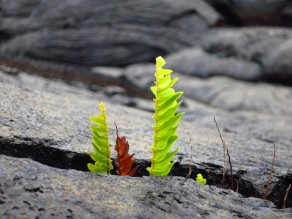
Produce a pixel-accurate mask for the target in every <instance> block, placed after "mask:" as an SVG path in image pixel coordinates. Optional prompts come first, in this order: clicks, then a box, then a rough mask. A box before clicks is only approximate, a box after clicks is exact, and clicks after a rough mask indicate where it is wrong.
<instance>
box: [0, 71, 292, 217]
mask: <svg viewBox="0 0 292 219" xmlns="http://www.w3.org/2000/svg"><path fill="white" fill-rule="evenodd" d="M2 74H3V73H2ZM0 78H3V79H2V80H1V81H5V82H1V83H0V90H1V92H0V99H1V102H0V104H1V105H0V109H1V111H0V118H1V120H0V133H1V134H0V149H1V150H0V151H1V154H5V155H8V156H14V157H28V158H31V159H33V160H35V161H38V162H40V163H42V164H46V165H49V166H52V167H57V168H63V169H77V170H86V163H88V162H90V158H89V157H88V155H86V154H85V153H87V152H89V151H91V150H92V149H91V145H90V141H91V140H90V135H91V133H90V131H89V129H88V128H87V126H88V125H89V121H88V117H89V116H90V115H93V114H94V113H96V111H97V103H98V102H99V101H105V102H106V108H107V113H108V115H109V124H110V138H111V142H112V143H113V142H114V137H115V130H114V125H113V122H114V121H116V123H117V124H118V127H119V129H120V134H121V135H126V136H127V138H128V140H129V143H130V145H131V149H130V150H131V153H132V152H134V153H136V155H135V156H136V159H137V161H138V162H139V164H140V165H141V167H140V169H139V171H138V174H139V175H140V176H142V175H147V172H146V170H145V167H146V166H149V161H148V159H147V158H148V157H150V156H151V153H150V150H149V147H150V145H151V142H152V140H151V135H152V130H151V126H152V123H153V122H152V118H151V117H152V115H151V114H150V113H148V112H143V111H140V110H137V109H132V108H128V107H124V106H121V105H119V104H117V102H115V100H113V99H111V98H109V97H108V96H106V95H105V94H104V93H103V92H101V93H100V92H98V93H97V94H94V93H93V92H90V91H86V90H84V89H83V88H78V89H77V88H69V86H68V88H66V86H65V88H62V87H63V86H62V84H61V83H60V82H59V83H55V82H50V80H47V79H39V78H37V77H35V79H34V82H33V83H34V84H35V85H36V88H35V89H32V88H28V87H29V86H31V84H27V82H29V81H30V80H25V77H24V76H23V73H19V74H18V75H15V76H9V75H8V76H7V74H5V76H2V77H0ZM19 80H20V81H21V83H20V82H19ZM51 83H54V84H55V85H50V84H51ZM238 83H239V82H238ZM15 85H17V86H18V87H16V86H15ZM58 87H60V88H61V89H60V90H58V89H59V88H58ZM52 88H53V89H52ZM52 90H53V91H52ZM73 91H74V92H73ZM202 91H203V89H202ZM196 92H199V91H196ZM255 93H256V92H255ZM134 101H137V102H139V100H137V99H134ZM142 102H143V101H142ZM184 110H185V111H186V116H185V118H184V122H183V126H181V127H180V129H179V135H180V139H179V141H178V142H177V144H176V146H180V147H181V150H180V153H178V154H177V155H176V156H175V160H176V161H177V162H178V163H177V165H176V166H175V167H174V169H173V171H172V173H171V174H172V175H177V176H184V177H185V176H186V175H187V173H188V165H189V164H190V160H189V158H190V150H191V148H190V145H193V152H192V153H193V157H192V162H191V163H192V166H193V175H192V177H194V176H195V174H196V173H198V172H201V173H203V174H204V176H205V177H206V178H207V180H208V182H209V184H215V185H220V184H221V183H220V179H221V177H222V171H223V153H222V146H221V144H220V139H219V138H218V133H217V131H216V128H215V125H214V122H213V121H212V120H213V116H214V115H215V116H216V117H217V120H218V123H219V126H220V127H221V129H222V132H223V135H224V138H225V140H226V142H227V145H228V146H229V148H230V153H231V156H232V163H233V173H234V174H235V178H236V179H239V192H241V193H242V194H243V195H244V196H247V197H249V196H258V197H261V196H262V195H263V192H264V186H265V184H266V182H267V178H268V175H269V169H270V168H271V163H272V156H273V146H272V143H271V142H274V141H276V154H277V160H276V161H275V166H274V169H275V172H274V174H273V180H272V183H271V185H270V188H271V190H270V193H269V197H270V199H271V200H272V201H274V202H275V203H276V204H277V206H281V205H282V200H283V197H284V194H285V190H286V188H287V187H288V185H289V183H291V180H292V179H291V176H292V175H291V165H292V163H291V159H290V158H291V156H292V154H291V150H290V147H291V142H292V139H291V134H290V133H291V126H290V124H291V116H290V115H291V114H290V113H289V112H287V114H285V113H283V112H281V111H280V112H277V111H276V112H269V111H268V112H266V113H265V112H260V111H259V112H257V111H256V110H247V109H245V108H243V109H242V110H240V111H233V112H232V111H225V110H223V109H221V110H220V109H216V108H212V107H209V106H207V105H202V104H200V103H198V102H195V101H194V100H191V99H186V102H185V106H184ZM112 156H113V157H114V154H113V155H112ZM229 174H230V172H229V171H228V172H227V175H229ZM214 176H215V179H214V178H213V177H214ZM229 186H230V185H229V183H228V180H227V182H226V185H225V187H229ZM288 203H289V205H288V206H290V203H291V201H290V198H289V199H288ZM154 206H156V205H154ZM156 207H157V206H156ZM156 207H154V208H156ZM186 209H187V207H186ZM186 209H184V210H183V211H187V210H186ZM271 210H272V209H271ZM197 211H198V212H200V210H197ZM228 211H229V210H228ZM272 211H274V210H272ZM246 212H247V211H246ZM182 215H183V214H182Z"/></svg>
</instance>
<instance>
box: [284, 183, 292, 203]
mask: <svg viewBox="0 0 292 219" xmlns="http://www.w3.org/2000/svg"><path fill="white" fill-rule="evenodd" d="M290 188H291V184H289V186H288V188H287V191H286V194H285V197H284V202H283V208H286V202H287V197H288V194H289V191H290Z"/></svg>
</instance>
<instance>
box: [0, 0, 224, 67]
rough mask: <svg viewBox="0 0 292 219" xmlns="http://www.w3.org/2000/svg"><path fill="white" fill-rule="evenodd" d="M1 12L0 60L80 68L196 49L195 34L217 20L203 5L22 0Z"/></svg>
mask: <svg viewBox="0 0 292 219" xmlns="http://www.w3.org/2000/svg"><path fill="white" fill-rule="evenodd" d="M157 5H159V7H157ZM22 6H23V7H22ZM1 8H2V10H1V11H0V17H1V18H2V19H1V23H0V30H1V36H2V37H1V39H0V54H1V56H4V57H6V56H7V55H11V56H15V55H17V56H25V57H30V58H36V59H42V60H48V61H53V62H57V63H69V64H77V65H85V66H98V65H107V66H125V65H127V64H130V63H136V62H141V61H150V60H153V58H155V57H157V56H159V55H164V54H169V53H171V52H174V51H178V50H180V49H183V48H187V47H188V46H191V45H196V44H197V42H198V40H197V38H198V36H197V33H196V31H205V30H207V29H208V28H209V27H210V26H215V25H216V24H217V22H218V21H219V20H220V15H219V14H218V13H217V12H216V11H215V10H213V9H212V8H211V7H210V6H209V5H208V4H206V3H205V2H203V1H202V0H195V1H193V0H182V1H180V3H177V1H174V0H171V1H169V0H167V1H166V0H160V1H159V2H157V1H155V2H154V1H145V0H138V1H137V0H135V1H134V0H127V1H122V2H121V1H118V0H111V1H108V0H106V1H105V0H104V1H98V2H96V1H94V0H87V1H86V3H84V1H81V0H76V1H71V0H65V1H62V2H61V3H60V2H59V1H58V0H51V1H42V0H35V1H33V2H32V3H31V1H30V0H24V1H21V4H19V1H2V6H1ZM28 8H29V9H30V10H28ZM177 33H179V34H177Z"/></svg>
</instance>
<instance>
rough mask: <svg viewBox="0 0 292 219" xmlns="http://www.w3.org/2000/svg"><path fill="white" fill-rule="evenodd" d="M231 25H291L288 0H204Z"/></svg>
mask: <svg viewBox="0 0 292 219" xmlns="http://www.w3.org/2000/svg"><path fill="white" fill-rule="evenodd" d="M205 1H206V2H208V3H210V4H211V5H212V6H214V7H215V8H216V9H217V10H218V11H220V12H221V14H223V15H224V17H225V19H226V20H227V22H228V23H230V24H233V25H272V26H274V25H280V26H291V21H292V16H291V15H292V13H291V9H292V4H291V1H289V0H268V1H267V0H232V1H228V0H205Z"/></svg>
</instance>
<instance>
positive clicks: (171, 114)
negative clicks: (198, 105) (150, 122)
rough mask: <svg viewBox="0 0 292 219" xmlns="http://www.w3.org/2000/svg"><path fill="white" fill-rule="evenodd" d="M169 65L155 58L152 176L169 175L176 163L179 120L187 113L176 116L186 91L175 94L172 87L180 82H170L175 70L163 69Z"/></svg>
mask: <svg viewBox="0 0 292 219" xmlns="http://www.w3.org/2000/svg"><path fill="white" fill-rule="evenodd" d="M165 64H166V62H165V60H164V59H163V58H162V57H161V56H159V57H157V58H156V72H155V78H156V81H155V86H153V87H151V91H152V92H153V94H154V95H155V99H154V108H155V113H154V115H153V119H154V126H153V127H152V128H153V131H154V135H153V138H154V139H153V145H152V147H151V150H152V152H153V155H152V157H151V158H150V160H151V167H148V168H147V170H148V172H149V173H150V176H166V175H168V173H169V172H170V170H171V168H172V166H173V164H174V162H172V161H171V160H172V158H173V156H174V155H175V154H176V153H177V151H178V150H179V148H177V149H175V150H174V151H170V149H171V148H172V145H173V143H174V142H175V141H176V140H177V138H178V136H177V135H176V129H177V127H178V125H179V123H180V119H181V117H182V115H183V114H184V112H182V113H179V114H176V111H177V109H178V107H179V105H180V104H181V101H180V102H178V101H177V100H178V98H179V97H180V96H181V95H182V94H183V92H175V90H174V89H173V88H172V86H173V85H174V84H175V83H176V82H177V80H178V78H174V79H171V73H172V70H170V69H163V68H162V67H163V66H164V65H165Z"/></svg>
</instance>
